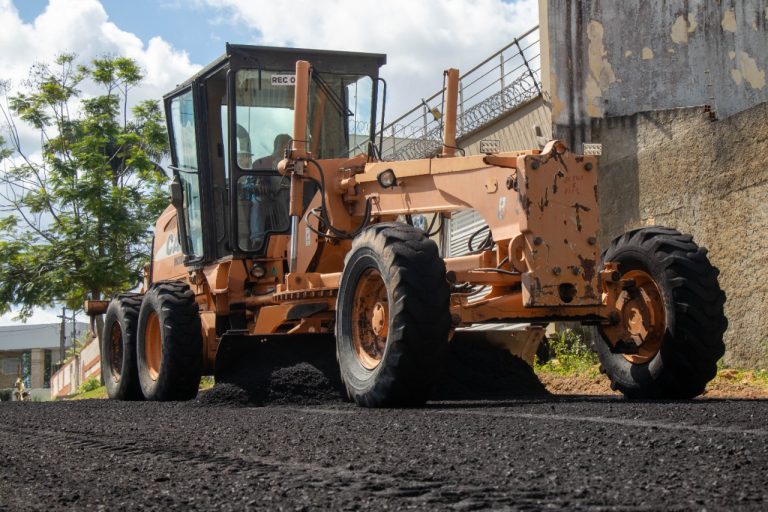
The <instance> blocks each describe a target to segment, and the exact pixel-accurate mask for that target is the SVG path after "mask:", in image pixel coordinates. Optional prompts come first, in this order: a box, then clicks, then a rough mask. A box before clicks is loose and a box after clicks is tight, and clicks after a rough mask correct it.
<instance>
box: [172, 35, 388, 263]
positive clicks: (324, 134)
mask: <svg viewBox="0 0 768 512" xmlns="http://www.w3.org/2000/svg"><path fill="white" fill-rule="evenodd" d="M297 60H307V61H309V62H310V63H311V64H312V66H313V71H312V79H311V83H310V94H309V98H310V100H309V106H308V116H307V118H308V126H307V133H308V134H309V140H308V141H306V142H307V148H308V150H309V151H310V152H311V154H312V157H313V158H315V159H328V158H343V157H348V156H353V155H356V154H360V153H366V152H367V153H368V155H369V157H371V156H372V155H373V153H374V152H375V137H374V134H375V133H376V126H377V106H378V102H377V96H378V95H377V92H378V84H379V82H380V81H381V80H380V79H379V76H378V73H379V68H380V67H381V66H382V65H384V63H385V62H386V57H385V56H384V55H381V54H366V53H351V52H331V51H322V50H302V49H293V48H271V47H259V46H245V45H229V44H228V45H227V48H226V54H225V55H224V56H222V57H221V58H219V59H218V60H216V61H215V62H213V63H212V64H210V65H209V66H207V67H206V68H204V69H203V70H202V71H200V72H199V73H198V74H197V75H195V76H194V77H192V78H191V79H189V80H187V81H186V82H184V83H183V84H181V85H180V86H178V87H177V88H176V90H174V91H173V92H171V93H170V94H168V95H166V96H165V97H164V102H165V111H166V119H167V120H168V132H169V137H170V141H171V161H172V165H171V166H170V168H171V170H172V171H173V176H174V185H173V187H175V190H176V191H177V192H176V193H175V194H172V195H173V196H174V204H175V206H176V209H177V213H178V228H179V239H180V242H181V246H182V250H183V252H184V255H185V264H186V265H187V266H191V267H199V266H202V265H204V264H207V263H209V262H212V261H215V260H218V259H221V258H226V257H231V256H234V257H240V258H262V257H265V256H266V255H267V253H268V250H269V247H270V245H272V246H273V248H274V247H276V244H274V243H273V242H279V241H280V237H281V236H282V237H284V238H285V239H286V240H287V237H288V234H289V231H290V219H289V216H288V203H289V179H288V178H286V177H283V176H281V175H280V174H279V173H278V172H277V163H278V162H279V161H280V160H281V159H282V158H283V156H284V154H285V150H286V148H287V147H288V146H289V144H290V142H291V133H292V131H293V119H294V115H293V100H294V83H295V76H294V75H295V66H296V61H297ZM383 109H384V108H383V102H382V105H381V110H382V111H383ZM380 122H381V124H382V125H383V119H382V120H381V121H380ZM178 191H180V194H179V193H178ZM316 193H317V190H316V188H315V187H310V186H307V187H305V197H304V202H305V206H306V205H307V204H309V202H310V201H311V200H312V197H313V196H314V195H315V194H316ZM179 196H180V197H179ZM270 252H274V250H273V251H270Z"/></svg>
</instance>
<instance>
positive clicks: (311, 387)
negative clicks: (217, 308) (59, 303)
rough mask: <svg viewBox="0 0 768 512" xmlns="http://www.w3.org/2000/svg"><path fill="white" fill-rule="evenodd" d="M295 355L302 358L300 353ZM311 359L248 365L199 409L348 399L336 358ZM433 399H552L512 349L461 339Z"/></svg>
mask: <svg viewBox="0 0 768 512" xmlns="http://www.w3.org/2000/svg"><path fill="white" fill-rule="evenodd" d="M296 357H299V358H300V357H301V356H300V355H297V356H296ZM309 359H310V361H301V362H298V363H296V362H295V360H293V359H291V360H288V359H287V358H280V357H278V358H277V359H276V360H273V361H269V362H267V364H261V365H259V364H254V365H249V366H244V367H243V368H240V369H239V370H238V371H237V372H236V373H234V374H233V375H232V376H230V378H229V379H228V381H227V382H224V383H219V384H217V385H216V386H214V387H213V388H211V389H210V390H207V391H204V392H202V393H200V395H199V396H198V398H197V400H196V401H195V404H196V405H204V406H229V407H239V406H260V405H268V404H294V405H319V404H328V403H335V402H336V403H337V402H341V401H343V400H344V399H345V398H344V397H345V392H344V389H343V385H342V383H341V378H340V376H339V372H338V367H337V365H336V360H335V356H334V354H333V353H332V352H327V355H326V356H325V357H318V355H317V354H313V357H312V358H309ZM440 361H441V363H440V364H441V367H442V368H441V370H442V371H440V373H439V378H438V379H437V381H436V382H435V383H434V386H433V389H432V395H431V399H432V400H437V401H442V400H486V399H505V398H519V397H531V396H543V395H547V392H546V390H545V389H544V386H543V385H542V384H541V383H540V382H539V380H538V379H537V378H536V375H535V374H534V372H533V370H532V369H531V367H530V366H528V365H527V364H526V363H525V362H524V361H522V360H520V359H518V358H516V357H514V356H513V355H511V354H510V353H509V352H508V351H506V350H504V349H502V348H498V347H493V346H490V345H486V344H483V343H478V342H477V341H473V340H468V339H465V338H461V337H457V338H454V340H453V341H452V342H451V343H450V344H449V347H448V350H446V352H445V353H444V354H442V355H441V358H440Z"/></svg>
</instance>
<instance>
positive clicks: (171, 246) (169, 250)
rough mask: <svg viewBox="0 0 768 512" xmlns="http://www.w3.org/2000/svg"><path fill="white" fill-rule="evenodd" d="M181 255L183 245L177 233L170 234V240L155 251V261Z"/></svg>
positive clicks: (166, 240) (167, 239)
mask: <svg viewBox="0 0 768 512" xmlns="http://www.w3.org/2000/svg"><path fill="white" fill-rule="evenodd" d="M179 253H181V243H180V242H179V237H178V235H177V234H176V233H169V234H168V238H166V239H165V242H164V243H163V245H161V246H160V247H159V248H158V249H157V251H155V260H162V259H165V258H170V257H171V256H175V255H177V254H179Z"/></svg>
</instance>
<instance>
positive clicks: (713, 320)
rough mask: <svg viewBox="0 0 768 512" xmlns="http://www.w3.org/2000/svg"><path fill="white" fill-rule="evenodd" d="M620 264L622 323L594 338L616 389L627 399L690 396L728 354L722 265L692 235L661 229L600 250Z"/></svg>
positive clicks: (608, 259) (639, 231)
mask: <svg viewBox="0 0 768 512" xmlns="http://www.w3.org/2000/svg"><path fill="white" fill-rule="evenodd" d="M603 261H604V262H613V263H616V264H617V265H618V268H619V272H620V273H621V278H622V279H631V280H632V281H633V282H634V286H629V287H627V288H626V289H624V290H623V291H622V292H621V294H620V295H619V298H618V300H617V303H616V304H615V306H616V309H617V311H618V312H619V317H618V318H617V320H618V322H617V323H616V324H614V325H612V326H603V327H601V328H600V332H601V334H602V336H603V338H604V340H605V343H597V351H598V355H599V356H600V362H601V370H602V371H603V373H605V374H606V375H607V376H608V377H609V378H610V379H611V387H612V388H613V389H614V390H619V391H621V392H622V393H624V395H626V396H627V397H630V398H692V397H694V396H697V395H699V394H701V393H702V392H703V391H704V388H705V386H706V384H707V382H709V381H710V380H711V379H712V378H713V377H714V376H715V374H716V372H717V361H718V359H720V357H722V356H723V354H724V352H725V345H724V343H723V334H724V332H725V329H726V327H727V326H728V321H727V319H726V318H725V314H724V312H723V305H724V303H725V293H724V292H723V291H722V290H721V289H720V286H719V284H718V282H717V276H718V273H719V272H718V270H717V268H715V267H714V266H713V265H712V264H711V263H710V262H709V259H708V258H707V251H706V249H703V248H700V247H698V246H697V245H696V244H695V243H694V242H693V237H691V236H690V235H683V234H681V233H679V232H678V231H675V230H673V229H669V228H663V227H651V228H642V229H636V230H633V231H630V232H628V233H626V234H624V235H623V236H621V237H618V238H616V239H615V240H614V241H613V242H612V243H611V245H610V247H609V248H608V249H607V250H606V252H605V253H604V254H603Z"/></svg>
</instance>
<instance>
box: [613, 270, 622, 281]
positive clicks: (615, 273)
mask: <svg viewBox="0 0 768 512" xmlns="http://www.w3.org/2000/svg"><path fill="white" fill-rule="evenodd" d="M620 280H621V272H619V271H618V270H614V271H613V272H611V281H613V282H614V283H616V282H618V281H620Z"/></svg>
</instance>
